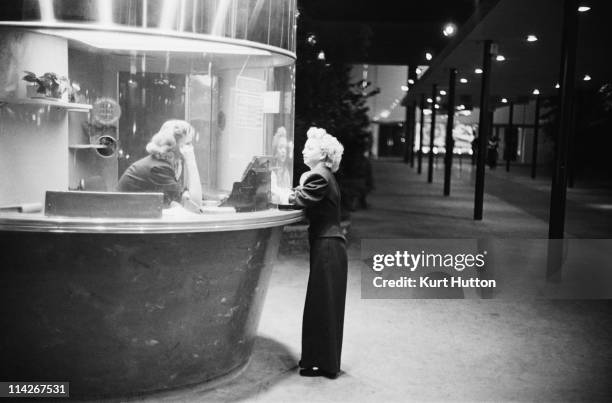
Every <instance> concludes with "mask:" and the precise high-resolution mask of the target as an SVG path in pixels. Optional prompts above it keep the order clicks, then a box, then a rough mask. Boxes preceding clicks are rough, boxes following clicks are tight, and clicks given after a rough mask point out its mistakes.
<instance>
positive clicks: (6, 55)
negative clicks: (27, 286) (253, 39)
mask: <svg viewBox="0 0 612 403" xmlns="http://www.w3.org/2000/svg"><path fill="white" fill-rule="evenodd" d="M15 3H19V4H21V7H16V6H15V7H13V11H14V12H15V13H16V12H17V10H19V12H20V13H21V16H22V18H24V19H26V18H31V19H35V18H38V19H40V18H41V17H40V15H41V13H43V14H44V13H45V12H49V10H47V11H44V12H43V11H41V10H42V8H41V7H42V5H43V3H45V2H44V1H38V2H28V1H20V2H15ZM34 3H36V5H37V7H38V8H36V7H33V4H34ZM68 3H75V4H77V3H78V4H81V6H80V7H76V6H75V7H74V8H70V7H68V6H67V4H68ZM108 3H112V4H114V6H113V7H115V8H113V13H112V14H109V15H112V16H113V19H114V20H113V21H119V20H121V19H120V18H119V17H121V18H125V21H132V20H131V19H130V18H135V17H134V16H133V15H132V14H130V13H128V14H124V12H127V11H126V10H128V11H129V10H130V9H129V7H128V8H127V9H123V7H124V5H123V3H126V4H125V6H126V7H127V6H128V5H129V6H130V7H135V8H138V7H144V6H146V7H145V8H146V9H147V18H148V19H149V23H147V24H148V25H147V26H150V24H152V22H150V21H151V20H153V19H155V18H154V17H155V16H157V15H158V14H159V13H161V14H163V13H164V10H160V9H159V7H162V6H163V5H164V4H165V2H161V1H125V2H118V1H114V2H108ZM120 3H121V4H122V5H121V6H120V7H119V6H118V5H119V4H120ZM171 3H172V4H175V3H181V4H184V5H185V6H187V5H189V6H190V7H191V6H193V7H196V6H197V7H200V8H201V7H208V6H210V7H212V6H213V5H215V7H220V4H221V3H223V2H221V1H216V2H212V1H209V2H194V1H184V2H183V1H181V2H179V1H172V2H171ZM229 3H230V5H231V7H232V10H233V11H231V13H229V14H228V15H231V16H234V17H232V18H233V19H236V20H240V18H238V17H239V16H240V15H241V12H242V13H243V14H245V13H246V14H245V16H243V18H245V19H246V20H248V18H247V16H250V15H252V14H253V13H254V12H255V11H256V10H255V9H256V8H258V7H259V8H261V10H260V11H258V12H259V13H264V11H265V10H264V8H265V7H268V8H269V9H270V10H271V11H274V10H281V9H282V10H285V11H287V12H289V11H291V13H290V14H291V16H293V8H292V7H293V6H294V3H293V2H273V3H274V7H272V6H271V5H269V4H268V2H260V1H250V2H246V1H233V2H232V1H230V2H229ZM277 3H278V4H281V3H282V4H284V6H283V7H285V8H277V6H278V4H277ZM49 4H52V5H53V15H54V16H55V17H56V18H62V20H63V21H68V20H69V19H70V18H72V19H76V20H78V21H79V22H84V21H87V18H89V17H87V16H92V15H94V14H95V13H94V12H93V11H92V10H93V9H94V8H95V7H96V5H97V4H98V2H96V1H84V2H71V1H57V0H56V1H54V2H49ZM154 4H157V5H158V6H159V7H157V8H156V7H154V6H153V5H154ZM247 4H248V7H247ZM26 6H28V7H26ZM9 7H10V6H9V5H2V6H1V7H0V8H5V9H6V8H9ZM241 7H242V8H241ZM279 7H280V6H279ZM162 8H163V7H162ZM200 8H198V10H199V9H200ZM36 10H38V11H36ZM62 10H66V11H65V12H63V13H62V12H60V11H62ZM68 10H70V11H68ZM97 10H98V11H100V9H99V8H98V9H97ZM240 10H242V11H240ZM254 10H255V11H254ZM120 11H121V12H120ZM283 12H284V11H283ZM28 13H29V14H28ZM122 13H123V14H122ZM37 15H38V17H37ZM95 15H98V16H100V15H102V14H100V13H99V14H95ZM130 15H131V16H132V17H129V16H130ZM270 16H271V17H270V18H272V16H273V14H270ZM86 17H87V18H86ZM128 17H129V18H128ZM141 17H142V13H141ZM177 18H178V17H177ZM274 18H280V17H278V16H276V17H274ZM292 18H293V17H292ZM157 19H158V20H159V18H157ZM246 20H245V21H246ZM121 21H123V20H121ZM253 21H260V19H254V20H253ZM20 24H21V25H22V26H19V25H20ZM270 24H272V25H274V26H275V29H276V28H278V26H279V24H280V22H278V21H277V23H276V24H273V21H270ZM270 24H268V25H266V27H268V26H272V25H270ZM223 26H224V27H225V25H223ZM244 26H245V27H247V28H248V27H249V25H248V24H246V25H244ZM255 26H257V25H254V27H255ZM247 28H245V29H247ZM253 30H256V31H257V30H259V28H257V29H256V28H253ZM247 31H248V29H247ZM291 31H292V32H293V28H292V30H291ZM236 32H238V31H236ZM275 32H276V31H275ZM267 35H268V34H267V33H266V36H267ZM274 35H281V34H280V33H270V37H273V36H274ZM285 40H287V38H286V39H285ZM0 51H1V52H2V55H3V57H2V58H0V65H1V66H0V72H1V73H0V168H1V169H3V170H4V172H6V173H8V175H7V176H6V177H7V178H10V180H5V181H2V183H1V185H0V215H2V214H11V215H13V214H15V213H18V214H19V212H21V213H27V212H33V213H37V214H41V215H42V214H43V213H44V214H45V215H48V216H60V217H62V216H71V217H83V216H85V217H98V218H147V219H150V218H159V217H171V218H174V219H176V217H179V218H180V219H190V217H191V218H192V219H194V220H198V221H201V220H202V214H214V213H224V214H231V213H233V212H238V213H240V212H251V211H261V210H266V209H268V208H270V207H274V206H275V205H276V204H279V203H283V201H284V195H286V193H287V192H288V191H289V190H290V188H291V180H292V179H291V178H292V177H293V161H292V155H293V151H292V147H293V121H294V116H293V110H294V75H295V70H294V59H293V57H291V55H290V54H288V53H287V52H283V51H280V50H279V51H278V52H277V51H276V50H275V48H272V47H261V46H250V42H245V41H236V40H229V39H223V40H215V39H214V38H213V37H210V38H208V37H207V38H204V37H202V36H201V35H200V36H198V35H189V34H185V33H181V34H177V33H173V32H168V33H161V31H155V32H152V31H151V30H144V29H128V28H117V29H108V28H106V27H98V28H97V29H92V26H91V25H88V26H87V27H85V26H76V25H74V26H71V25H62V26H52V25H46V26H43V25H39V24H34V25H31V24H27V23H6V22H5V23H0ZM185 122H186V123H185ZM168 130H170V133H171V135H170V137H172V139H173V141H174V143H173V144H170V143H169V142H168V141H169V140H168V136H167V133H168ZM179 131H180V132H181V134H180V135H177V134H176V133H178V132H179ZM157 133H165V137H164V136H161V134H160V135H159V136H157V137H155V138H154V135H156V134H157ZM160 138H161V139H162V140H160ZM164 139H165V140H164ZM151 144H153V145H154V146H155V147H153V146H151ZM143 161H144V162H143ZM143 181H144V182H146V184H144V185H143V183H144V182H143ZM126 183H127V184H126ZM181 206H182V207H181ZM190 214H192V215H190Z"/></svg>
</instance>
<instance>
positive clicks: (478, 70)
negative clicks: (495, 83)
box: [474, 67, 482, 74]
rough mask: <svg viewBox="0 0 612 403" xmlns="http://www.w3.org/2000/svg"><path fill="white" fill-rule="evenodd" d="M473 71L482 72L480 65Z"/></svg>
mask: <svg viewBox="0 0 612 403" xmlns="http://www.w3.org/2000/svg"><path fill="white" fill-rule="evenodd" d="M474 73H476V74H482V69H481V68H480V67H478V68H477V69H475V70H474Z"/></svg>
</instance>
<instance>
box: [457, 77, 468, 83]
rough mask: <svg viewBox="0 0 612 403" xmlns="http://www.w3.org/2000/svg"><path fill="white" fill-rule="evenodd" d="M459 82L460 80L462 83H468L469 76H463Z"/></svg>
mask: <svg viewBox="0 0 612 403" xmlns="http://www.w3.org/2000/svg"><path fill="white" fill-rule="evenodd" d="M459 82H460V83H461V84H466V83H467V82H468V80H467V78H463V77H462V78H460V79H459Z"/></svg>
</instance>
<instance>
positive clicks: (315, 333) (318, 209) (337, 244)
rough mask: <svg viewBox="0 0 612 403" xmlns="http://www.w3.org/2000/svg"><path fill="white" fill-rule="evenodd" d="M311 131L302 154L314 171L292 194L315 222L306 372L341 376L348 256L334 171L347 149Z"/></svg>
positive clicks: (304, 340) (304, 338)
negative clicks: (341, 224) (341, 225)
mask: <svg viewBox="0 0 612 403" xmlns="http://www.w3.org/2000/svg"><path fill="white" fill-rule="evenodd" d="M307 136H308V140H307V141H306V144H305V146H304V150H303V152H302V154H303V156H304V163H305V164H306V165H307V166H308V167H309V168H310V171H308V172H306V173H304V174H303V175H302V177H301V178H300V185H299V186H298V187H297V188H296V189H295V191H294V192H293V193H292V194H291V195H290V196H289V202H292V203H295V204H297V205H299V206H302V207H305V209H306V217H307V218H308V220H309V222H310V225H309V227H308V236H309V243H310V275H309V278H308V288H307V291H306V302H305V305H304V320H303V325H302V359H301V361H300V363H299V365H300V368H301V370H300V375H302V376H325V377H327V378H330V379H335V378H336V377H337V376H338V375H339V373H340V356H341V352H342V335H343V327H344V304H345V298H346V280H347V256H346V239H345V238H344V235H343V232H342V228H341V227H340V205H341V204H340V189H339V187H338V183H337V182H336V179H335V178H334V175H333V173H334V172H336V171H337V170H338V168H339V166H340V161H341V159H342V153H343V151H344V148H343V147H342V145H341V144H340V143H339V142H338V140H337V139H336V138H335V137H333V136H332V135H330V134H328V133H327V132H326V131H325V130H324V129H319V128H314V127H313V128H310V129H309V130H308V133H307Z"/></svg>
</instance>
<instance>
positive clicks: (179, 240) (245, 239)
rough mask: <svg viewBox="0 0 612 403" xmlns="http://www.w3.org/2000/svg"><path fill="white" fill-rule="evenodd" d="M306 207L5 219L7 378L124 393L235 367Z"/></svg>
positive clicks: (80, 392) (243, 359) (83, 391)
mask: <svg viewBox="0 0 612 403" xmlns="http://www.w3.org/2000/svg"><path fill="white" fill-rule="evenodd" d="M301 217H302V213H301V212H299V211H279V210H272V209H271V210H267V211H262V212H253V213H241V214H236V213H234V214H227V215H224V214H220V215H218V216H217V215H206V216H202V217H201V218H199V219H196V220H194V219H189V220H185V219H181V218H176V217H167V216H165V217H163V218H162V219H157V220H155V219H150V220H145V219H143V220H136V219H134V220H125V219H85V218H83V219H79V218H61V217H44V216H42V215H39V216H37V215H29V214H14V215H11V214H3V215H2V217H1V218H0V242H1V243H2V245H3V249H4V250H5V254H4V257H3V263H2V269H1V272H2V281H1V282H0V288H1V290H0V295H2V303H0V306H1V308H0V309H1V310H2V314H1V316H2V318H3V323H2V328H3V337H2V338H1V339H0V351H1V352H2V357H3V359H2V361H3V362H5V363H10V365H3V366H2V370H1V371H2V373H0V378H2V379H9V378H10V379H19V380H23V381H25V380H31V381H35V380H54V381H69V382H70V393H71V395H73V396H86V397H87V396H95V397H100V396H127V395H133V394H140V393H146V392H153V391H159V390H166V389H170V388H176V387H181V386H187V385H192V384H197V383H201V382H206V381H210V380H213V379H215V378H219V377H222V376H224V375H228V374H231V373H233V372H235V371H238V370H240V368H242V367H243V366H244V365H246V364H247V362H248V360H249V357H250V354H251V350H252V347H253V342H254V337H255V334H256V330H257V325H258V321H259V316H260V313H261V308H262V303H263V300H264V296H265V292H266V288H267V285H268V279H269V276H270V269H271V263H272V261H273V260H274V259H275V256H276V253H277V251H278V243H279V240H280V236H281V234H282V226H283V225H285V224H289V223H292V222H296V221H299V220H300V219H301Z"/></svg>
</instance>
